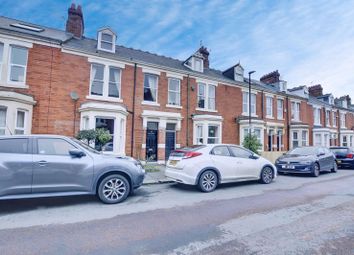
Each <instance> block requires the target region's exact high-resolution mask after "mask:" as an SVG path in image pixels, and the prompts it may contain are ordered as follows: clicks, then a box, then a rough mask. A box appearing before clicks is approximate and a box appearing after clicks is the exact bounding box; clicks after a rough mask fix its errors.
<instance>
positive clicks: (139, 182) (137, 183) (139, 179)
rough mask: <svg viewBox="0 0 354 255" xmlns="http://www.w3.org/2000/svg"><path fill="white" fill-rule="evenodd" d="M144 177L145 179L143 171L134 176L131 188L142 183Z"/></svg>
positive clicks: (137, 186)
mask: <svg viewBox="0 0 354 255" xmlns="http://www.w3.org/2000/svg"><path fill="white" fill-rule="evenodd" d="M144 179H145V173H141V174H138V175H137V176H135V181H134V186H133V188H134V189H137V188H139V187H140V186H141V185H143V182H144Z"/></svg>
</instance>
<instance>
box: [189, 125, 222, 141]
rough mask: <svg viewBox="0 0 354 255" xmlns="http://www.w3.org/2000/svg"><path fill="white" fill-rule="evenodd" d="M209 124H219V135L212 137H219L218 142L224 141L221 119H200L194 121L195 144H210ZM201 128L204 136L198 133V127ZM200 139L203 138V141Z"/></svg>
mask: <svg viewBox="0 0 354 255" xmlns="http://www.w3.org/2000/svg"><path fill="white" fill-rule="evenodd" d="M209 126H217V136H216V137H215V138H214V137H213V138H212V139H217V140H218V141H217V143H222V123H221V121H211V120H198V121H194V123H193V127H194V132H193V133H194V135H193V144H194V145H201V144H208V139H209ZM198 127H199V128H201V130H202V137H200V136H199V134H198V129H199V128H198ZM199 139H202V140H203V142H202V143H200V142H199Z"/></svg>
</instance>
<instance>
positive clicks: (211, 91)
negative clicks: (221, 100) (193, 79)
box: [198, 82, 216, 111]
mask: <svg viewBox="0 0 354 255" xmlns="http://www.w3.org/2000/svg"><path fill="white" fill-rule="evenodd" d="M215 91H216V86H215V85H212V84H206V83H203V82H199V83H198V108H200V109H206V110H212V111H214V110H215Z"/></svg>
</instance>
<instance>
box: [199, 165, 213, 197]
mask: <svg viewBox="0 0 354 255" xmlns="http://www.w3.org/2000/svg"><path fill="white" fill-rule="evenodd" d="M217 186H218V175H217V174H216V173H215V172H214V171H212V170H207V171H205V172H203V173H202V174H201V175H200V177H199V181H198V187H199V189H200V190H201V191H202V192H212V191H214V190H215V189H216V187H217Z"/></svg>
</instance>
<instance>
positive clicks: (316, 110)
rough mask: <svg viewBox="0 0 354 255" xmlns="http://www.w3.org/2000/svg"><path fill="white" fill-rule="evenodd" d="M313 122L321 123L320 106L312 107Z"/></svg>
mask: <svg viewBox="0 0 354 255" xmlns="http://www.w3.org/2000/svg"><path fill="white" fill-rule="evenodd" d="M313 122H314V124H315V125H317V126H319V125H321V108H319V107H314V108H313Z"/></svg>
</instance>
